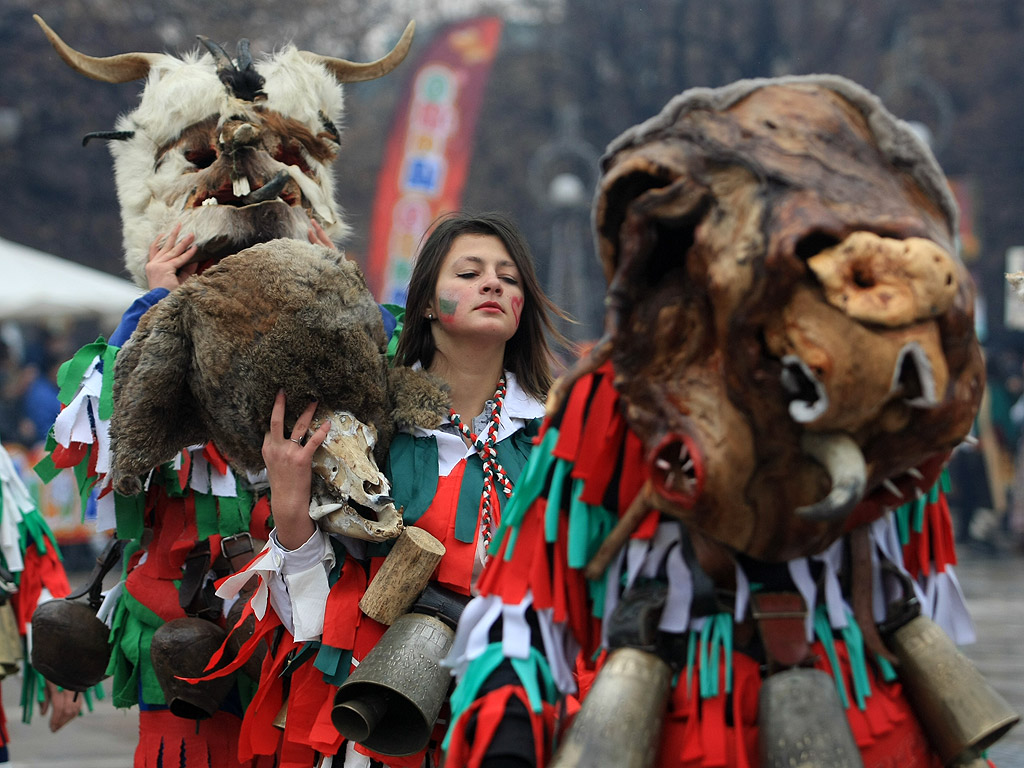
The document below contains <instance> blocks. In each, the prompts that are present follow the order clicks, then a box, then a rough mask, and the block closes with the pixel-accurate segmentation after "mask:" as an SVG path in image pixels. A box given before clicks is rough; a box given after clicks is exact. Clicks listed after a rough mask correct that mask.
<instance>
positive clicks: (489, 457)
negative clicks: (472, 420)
mask: <svg viewBox="0 0 1024 768" xmlns="http://www.w3.org/2000/svg"><path fill="white" fill-rule="evenodd" d="M506 389H507V388H506V385H505V377H504V376H502V377H501V378H500V379H498V389H497V390H496V391H495V393H494V410H493V411H492V412H491V419H490V421H488V422H487V427H486V429H485V430H484V434H483V435H480V436H478V435H475V434H473V431H472V430H471V429H470V428H469V427H467V426H466V425H465V424H463V423H462V417H461V416H459V414H457V413H456V412H455V409H451V410H450V412H449V414H448V417H449V418H450V419H451V422H452V424H454V425H455V426H456V427H457V428H458V430H459V432H461V433H462V434H463V435H465V437H466V438H467V439H468V440H469V442H470V443H472V446H473V450H474V451H476V453H477V455H478V456H479V457H480V458H481V459H482V460H483V463H484V487H483V490H482V491H481V493H480V508H479V510H480V535H481V537H482V538H483V543H484V551H485V552H486V550H487V548H488V547H489V546H490V544H491V517H492V514H493V511H494V510H497V509H498V508H499V507H498V502H499V500H498V498H497V494H496V491H495V487H496V486H500V487H501V491H502V493H504V494H505V498H506V499H507V498H508V497H509V496H511V495H512V481H511V480H510V479H509V477H508V473H507V472H505V468H504V467H503V466H501V464H500V463H499V462H498V449H497V447H496V446H497V443H498V426H499V425H500V424H501V406H502V403H504V401H505V392H506Z"/></svg>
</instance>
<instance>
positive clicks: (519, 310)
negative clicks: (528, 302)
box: [512, 297, 525, 328]
mask: <svg viewBox="0 0 1024 768" xmlns="http://www.w3.org/2000/svg"><path fill="white" fill-rule="evenodd" d="M524 301H525V299H523V298H522V297H517V298H514V299H512V316H513V317H514V318H515V319H516V328H518V327H519V318H520V317H521V316H522V314H523V303H524Z"/></svg>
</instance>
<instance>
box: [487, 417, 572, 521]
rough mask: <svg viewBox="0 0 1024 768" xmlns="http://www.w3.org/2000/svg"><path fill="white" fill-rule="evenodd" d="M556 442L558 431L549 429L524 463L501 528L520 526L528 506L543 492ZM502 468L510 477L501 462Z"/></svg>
mask: <svg viewBox="0 0 1024 768" xmlns="http://www.w3.org/2000/svg"><path fill="white" fill-rule="evenodd" d="M557 442H558V430H557V429H549V430H548V431H547V432H546V433H545V434H544V439H543V440H542V441H541V443H540V445H538V446H537V447H536V448H535V449H534V451H533V453H532V455H531V456H530V459H529V461H527V462H526V466H525V467H524V468H523V470H522V474H521V477H519V479H518V480H517V481H516V484H515V492H514V493H513V494H512V498H511V499H509V502H508V506H507V507H506V508H505V509H504V510H503V513H502V516H501V519H502V527H505V526H508V527H518V526H519V525H521V524H522V521H523V515H525V514H526V511H527V510H528V509H529V508H530V505H531V504H533V502H534V501H536V500H537V498H538V497H539V496H540V495H541V492H542V491H543V490H544V480H545V479H546V478H547V475H548V469H549V468H550V467H551V465H552V463H554V461H555V457H554V456H552V455H551V451H552V450H554V447H555V444H556V443H557ZM499 460H500V459H499ZM502 466H504V467H505V469H506V470H508V471H509V473H510V476H511V471H512V470H511V469H510V468H509V467H507V466H505V464H504V462H502Z"/></svg>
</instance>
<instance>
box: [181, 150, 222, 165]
mask: <svg viewBox="0 0 1024 768" xmlns="http://www.w3.org/2000/svg"><path fill="white" fill-rule="evenodd" d="M185 159H186V160H188V161H189V162H190V163H192V165H194V166H195V167H196V168H199V169H202V168H209V167H210V166H211V165H213V163H214V161H215V160H216V159H217V151H216V150H215V149H213V147H196V148H194V149H187V150H185Z"/></svg>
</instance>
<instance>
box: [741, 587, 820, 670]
mask: <svg viewBox="0 0 1024 768" xmlns="http://www.w3.org/2000/svg"><path fill="white" fill-rule="evenodd" d="M750 607H751V615H752V616H753V618H754V621H755V623H756V624H757V630H758V633H759V634H760V636H761V643H762V645H763V646H764V652H765V656H766V657H767V662H768V667H769V672H776V671H778V670H780V669H788V668H790V667H797V666H800V665H801V664H803V663H805V662H806V661H807V660H808V659H809V657H810V653H811V648H810V644H809V643H808V642H807V625H806V619H807V605H806V604H805V603H804V598H803V596H802V595H801V594H800V593H799V592H753V593H751V595H750Z"/></svg>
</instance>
